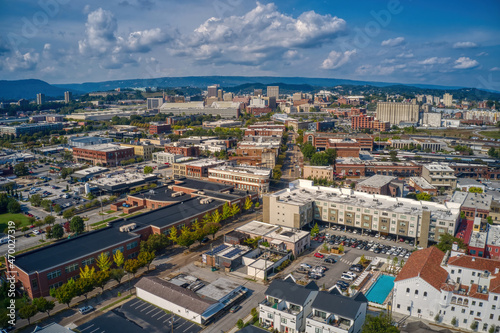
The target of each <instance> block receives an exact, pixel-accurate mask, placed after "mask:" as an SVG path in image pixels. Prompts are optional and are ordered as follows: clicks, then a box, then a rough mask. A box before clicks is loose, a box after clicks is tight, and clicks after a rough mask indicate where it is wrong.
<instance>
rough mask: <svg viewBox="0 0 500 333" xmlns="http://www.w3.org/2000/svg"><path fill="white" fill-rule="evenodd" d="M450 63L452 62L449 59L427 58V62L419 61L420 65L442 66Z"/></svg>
mask: <svg viewBox="0 0 500 333" xmlns="http://www.w3.org/2000/svg"><path fill="white" fill-rule="evenodd" d="M448 61H450V58H449V57H443V58H439V57H431V58H427V59H425V60H422V61H419V62H418V63H419V64H420V65H442V64H446V63H447V62H448Z"/></svg>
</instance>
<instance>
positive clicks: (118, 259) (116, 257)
mask: <svg viewBox="0 0 500 333" xmlns="http://www.w3.org/2000/svg"><path fill="white" fill-rule="evenodd" d="M113 261H114V262H115V265H116V267H119V268H120V267H122V266H123V263H124V262H125V257H124V256H123V253H122V251H120V250H116V252H115V254H113Z"/></svg>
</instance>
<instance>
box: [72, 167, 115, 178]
mask: <svg viewBox="0 0 500 333" xmlns="http://www.w3.org/2000/svg"><path fill="white" fill-rule="evenodd" d="M106 171H109V169H108V168H103V167H98V166H95V167H91V168H87V169H83V170H78V171H75V172H74V173H75V174H79V175H83V176H88V175H93V174H96V173H102V172H106Z"/></svg>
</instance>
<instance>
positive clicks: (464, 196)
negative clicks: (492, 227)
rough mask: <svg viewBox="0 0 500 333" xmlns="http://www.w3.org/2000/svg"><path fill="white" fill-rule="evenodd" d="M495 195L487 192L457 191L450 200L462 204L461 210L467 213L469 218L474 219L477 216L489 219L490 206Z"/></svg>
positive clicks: (466, 216)
mask: <svg viewBox="0 0 500 333" xmlns="http://www.w3.org/2000/svg"><path fill="white" fill-rule="evenodd" d="M492 201H493V197H492V196H491V195H489V194H485V193H470V192H458V191H457V192H455V193H453V196H452V197H451V200H450V202H455V203H458V204H460V212H463V213H464V214H465V218H466V219H467V220H471V221H472V220H474V219H475V218H476V217H479V218H481V219H487V218H488V216H489V214H490V209H491V208H490V207H491V203H492Z"/></svg>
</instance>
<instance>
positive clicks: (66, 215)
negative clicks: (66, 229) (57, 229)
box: [63, 208, 75, 221]
mask: <svg viewBox="0 0 500 333" xmlns="http://www.w3.org/2000/svg"><path fill="white" fill-rule="evenodd" d="M73 216H75V210H74V209H73V208H71V209H66V210H65V211H64V212H63V218H65V219H66V220H68V221H69V220H71V218H72V217H73Z"/></svg>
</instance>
